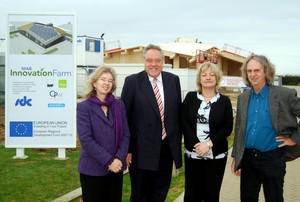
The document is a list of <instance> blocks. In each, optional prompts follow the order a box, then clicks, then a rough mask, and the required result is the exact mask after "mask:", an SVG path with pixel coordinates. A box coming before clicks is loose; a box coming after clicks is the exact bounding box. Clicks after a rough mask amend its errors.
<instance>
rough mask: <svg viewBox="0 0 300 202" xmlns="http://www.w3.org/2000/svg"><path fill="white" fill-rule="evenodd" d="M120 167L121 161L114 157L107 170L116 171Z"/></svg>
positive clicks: (118, 170)
mask: <svg viewBox="0 0 300 202" xmlns="http://www.w3.org/2000/svg"><path fill="white" fill-rule="evenodd" d="M121 169H122V161H121V160H120V159H118V158H115V159H114V160H113V162H112V163H111V164H110V165H109V166H108V170H109V171H111V172H113V173H118V172H120V170H121Z"/></svg>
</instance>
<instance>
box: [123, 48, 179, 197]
mask: <svg viewBox="0 0 300 202" xmlns="http://www.w3.org/2000/svg"><path fill="white" fill-rule="evenodd" d="M144 59H145V64H144V66H145V70H144V71H141V72H139V73H137V74H133V75H130V76H128V77H127V78H126V79H125V83H124V86H123V90H122V95H121V98H122V100H123V101H124V103H125V107H126V112H127V118H128V125H129V129H130V135H131V136H130V144H129V154H128V157H127V164H128V166H129V172H130V178H131V201H134V202H144V201H145V202H163V201H165V198H166V196H167V193H168V190H169V187H170V182H171V177H172V168H173V166H172V165H173V161H174V162H175V166H176V168H180V167H181V166H182V157H181V139H182V136H181V132H180V130H179V118H180V116H179V114H180V105H181V87H180V81H179V77H178V76H176V75H174V74H171V73H168V72H164V71H162V68H163V64H164V53H163V51H162V49H161V48H160V47H159V46H155V45H152V44H150V45H148V46H147V47H145V49H144ZM155 81H156V83H157V86H158V89H159V90H158V93H157V92H156V95H155V93H154V92H155V88H154V85H155V84H154V82H155ZM157 94H159V96H160V98H159V99H160V100H161V101H162V102H161V104H160V105H161V106H159V104H158V101H157V98H156V96H157Z"/></svg>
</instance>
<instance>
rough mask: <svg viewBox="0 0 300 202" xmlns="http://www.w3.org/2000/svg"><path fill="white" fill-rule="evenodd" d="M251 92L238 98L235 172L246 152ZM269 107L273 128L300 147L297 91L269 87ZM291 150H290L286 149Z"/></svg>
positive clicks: (233, 151) (234, 151)
mask: <svg viewBox="0 0 300 202" xmlns="http://www.w3.org/2000/svg"><path fill="white" fill-rule="evenodd" d="M250 95H251V90H247V91H246V92H244V93H242V94H241V95H239V97H238V102H237V114H236V124H235V137H234V144H233V150H232V155H231V156H232V157H234V158H235V170H238V169H239V168H240V163H241V160H242V157H243V154H244V150H245V135H246V128H247V125H246V123H247V113H248V104H249V98H250ZM269 106H270V115H271V120H272V124H273V127H274V129H275V131H276V133H277V134H278V135H282V136H290V137H291V138H292V139H293V140H294V141H295V142H296V143H297V144H298V145H300V124H299V123H297V117H298V118H300V98H299V97H297V92H296V90H295V89H289V88H284V87H279V86H270V87H269ZM286 149H289V148H286Z"/></svg>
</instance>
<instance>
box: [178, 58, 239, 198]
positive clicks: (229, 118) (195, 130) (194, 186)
mask: <svg viewBox="0 0 300 202" xmlns="http://www.w3.org/2000/svg"><path fill="white" fill-rule="evenodd" d="M221 76H222V72H221V71H220V70H219V68H218V67H217V66H216V65H215V64H213V63H209V62H207V63H203V64H202V65H201V66H200V68H199V69H198V73H197V79H196V82H197V86H198V90H197V91H194V92H189V93H188V94H187V95H186V97H185V99H184V101H183V107H182V131H183V135H184V147H185V151H184V153H185V157H184V159H185V195H184V201H185V202H191V201H195V202H199V201H205V202H208V201H210V202H212V201H219V196H220V189H221V184H222V180H223V176H224V170H225V165H226V161H227V153H228V143H227V137H228V136H229V135H230V134H231V132H232V128H233V114H232V106H231V102H230V99H229V98H228V97H227V96H224V95H222V94H220V93H219V92H218V86H219V83H220V80H221Z"/></svg>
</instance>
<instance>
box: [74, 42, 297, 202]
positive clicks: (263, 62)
mask: <svg viewBox="0 0 300 202" xmlns="http://www.w3.org/2000/svg"><path fill="white" fill-rule="evenodd" d="M143 56H144V70H143V71H141V72H139V73H136V74H133V75H130V76H128V77H126V79H125V82H124V86H123V89H122V94H121V99H116V97H115V96H114V94H113V93H114V91H115V90H116V73H115V72H114V70H113V69H112V68H111V67H107V66H102V67H98V68H97V69H96V70H95V71H94V72H93V73H92V74H91V75H90V76H89V79H88V81H87V88H86V93H85V98H86V99H85V100H84V101H82V102H81V103H79V104H78V106H77V131H78V136H79V139H80V143H81V146H82V148H81V154H80V158H79V165H78V170H79V173H80V183H81V187H82V196H83V201H84V202H89V201H93V202H94V201H97V202H98V201H105V202H114V201H116V202H120V201H122V186H123V171H124V170H125V169H126V168H129V174H130V180H131V196H130V201H131V202H163V201H165V199H166V196H167V193H168V190H169V187H170V183H171V178H172V170H173V165H175V167H176V169H178V168H180V167H181V166H182V149H181V148H182V135H183V137H184V163H185V194H184V201H185V202H192V201H197V202H199V201H203V202H214V201H219V197H220V189H221V185H222V180H223V176H224V171H225V166H226V162H227V157H228V142H227V137H228V136H230V134H231V133H232V130H233V124H234V118H233V117H234V116H233V110H232V105H231V101H230V99H229V97H227V96H225V95H222V94H221V93H220V92H219V84H220V81H221V78H222V72H221V71H220V69H219V68H218V67H217V66H216V65H215V64H213V63H208V62H207V63H203V64H202V65H201V66H200V68H199V69H198V73H197V77H196V83H197V87H198V88H197V90H196V91H194V92H189V93H188V94H187V95H186V96H185V98H184V100H183V102H182V94H181V87H180V80H179V77H178V76H176V75H174V74H172V73H169V72H165V71H163V64H164V53H163V51H162V49H161V48H160V47H159V46H156V45H152V44H150V45H148V46H147V47H145V49H144V53H143ZM241 70H242V76H243V78H244V79H245V82H246V83H247V84H248V86H249V87H250V89H249V90H248V91H246V92H244V93H242V94H241V95H240V96H239V98H238V103H237V115H236V124H235V131H234V132H235V139H234V145H233V150H232V154H231V156H232V157H233V161H232V172H233V173H234V174H235V175H238V176H239V175H241V196H240V197H241V201H258V193H259V191H260V186H261V184H263V188H264V193H265V198H266V201H272V202H273V201H283V181H284V175H285V148H286V147H287V146H293V145H296V143H298V144H299V143H300V134H299V132H300V131H299V130H298V128H299V124H298V123H297V117H300V99H299V98H298V97H297V93H296V91H295V90H292V89H286V88H282V87H275V86H273V85H272V83H273V79H274V76H275V69H274V66H273V64H272V63H271V62H270V61H269V60H268V59H267V58H266V57H264V56H261V55H251V56H250V57H248V58H247V59H246V61H245V62H244V64H243V66H242V68H241ZM270 190H271V191H270Z"/></svg>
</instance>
